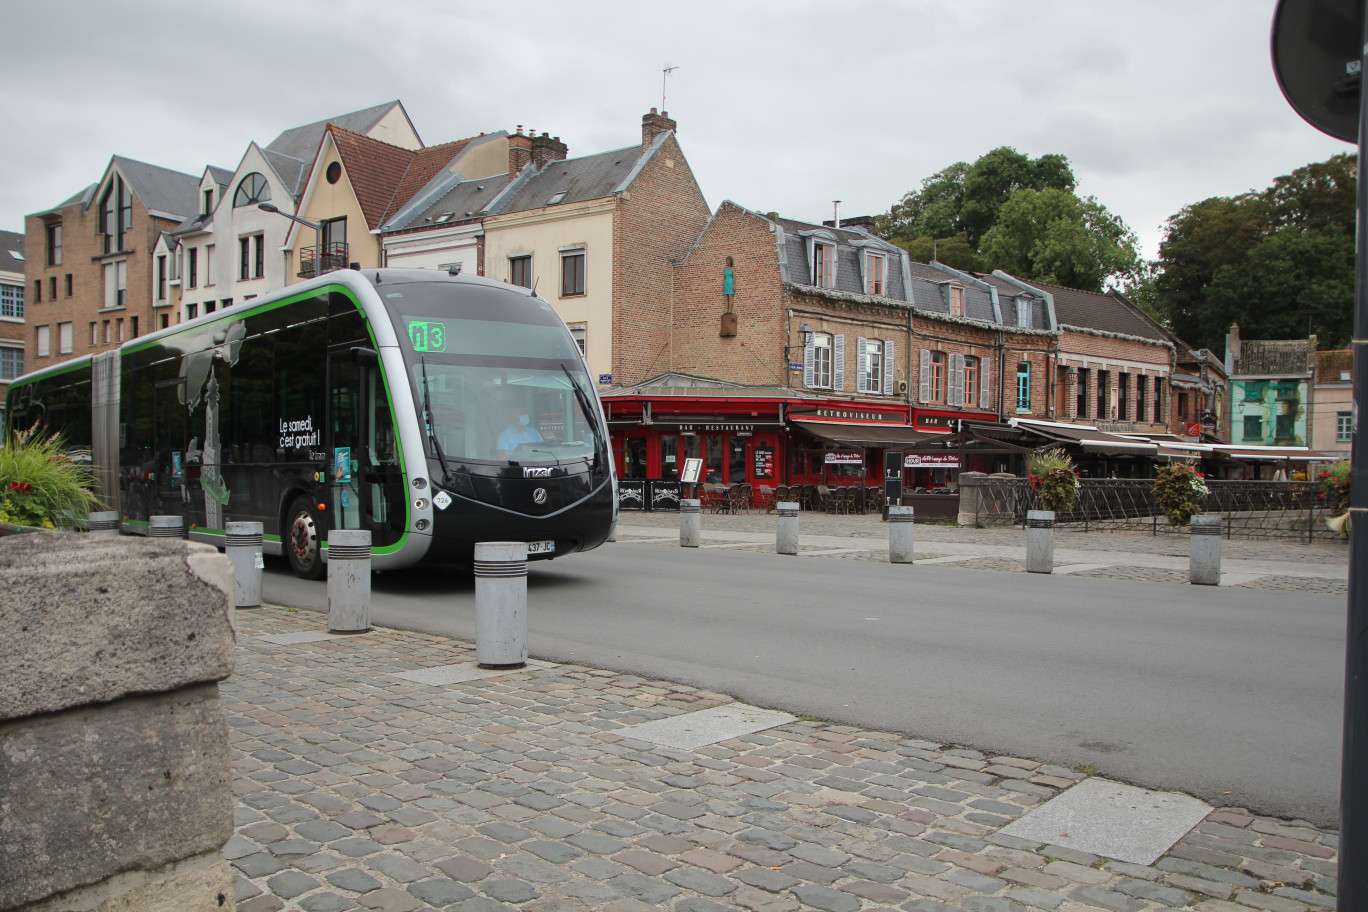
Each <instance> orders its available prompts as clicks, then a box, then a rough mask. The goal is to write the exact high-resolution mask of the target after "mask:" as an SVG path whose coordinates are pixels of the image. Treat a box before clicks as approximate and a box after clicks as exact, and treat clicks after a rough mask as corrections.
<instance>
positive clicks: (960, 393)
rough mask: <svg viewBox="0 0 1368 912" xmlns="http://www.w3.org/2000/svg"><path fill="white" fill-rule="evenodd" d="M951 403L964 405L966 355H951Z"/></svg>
mask: <svg viewBox="0 0 1368 912" xmlns="http://www.w3.org/2000/svg"><path fill="white" fill-rule="evenodd" d="M948 398H949V404H950V405H954V406H962V405H964V355H951V356H950V395H949V397H948Z"/></svg>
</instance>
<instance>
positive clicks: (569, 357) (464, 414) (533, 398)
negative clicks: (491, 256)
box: [381, 282, 607, 466]
mask: <svg viewBox="0 0 1368 912" xmlns="http://www.w3.org/2000/svg"><path fill="white" fill-rule="evenodd" d="M381 288H382V289H383V292H384V297H385V298H386V303H387V306H389V307H390V308H391V313H392V314H394V319H395V321H396V323H397V325H396V329H397V330H398V331H399V333H400V344H401V346H402V348H403V350H404V357H405V360H406V362H407V365H408V368H409V375H410V377H411V378H412V383H413V385H412V389H413V395H414V397H415V404H416V406H417V409H418V414H419V416H420V420H421V421H422V422H423V424H424V426H425V428H426V429H428V430H429V431H430V433H429V434H428V435H427V436H428V441H427V445H428V446H430V447H431V446H432V443H433V442H434V441H435V443H436V445H437V447H440V450H441V452H440V454H438V453H437V452H433V455H434V456H438V455H440V457H441V458H443V459H444V460H446V461H448V462H452V461H461V462H466V461H475V462H493V463H501V464H505V465H506V464H508V463H510V462H511V463H516V464H519V465H551V466H555V465H558V464H561V463H564V462H566V461H572V460H593V459H594V458H595V456H596V454H598V453H600V452H602V453H604V454H605V455H606V453H607V441H606V439H605V437H604V434H603V428H602V427H601V426H600V420H599V416H598V409H597V407H596V406H595V405H594V397H593V392H592V389H593V387H592V386H590V383H589V377H588V374H587V373H586V372H585V368H584V362H583V359H582V358H581V357H580V352H579V349H578V347H576V345H575V342H574V340H573V339H572V338H571V337H570V334H569V333H568V332H567V331H566V329H565V324H564V323H562V322H561V320H560V317H559V316H557V315H556V312H555V311H554V310H553V309H552V308H551V305H549V304H547V303H546V302H545V301H543V300H541V299H540V298H535V297H532V296H529V295H527V294H525V293H523V292H521V291H514V290H512V289H507V290H505V289H502V288H497V287H487V286H473V287H472V286H465V287H463V288H461V294H460V304H459V306H453V301H452V293H451V289H452V286H451V285H447V284H445V283H442V282H422V283H403V284H399V283H395V284H387V285H385V286H381Z"/></svg>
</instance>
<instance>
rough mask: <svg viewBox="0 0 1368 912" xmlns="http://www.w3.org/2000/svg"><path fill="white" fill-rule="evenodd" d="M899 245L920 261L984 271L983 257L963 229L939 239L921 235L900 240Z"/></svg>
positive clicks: (969, 270)
mask: <svg viewBox="0 0 1368 912" xmlns="http://www.w3.org/2000/svg"><path fill="white" fill-rule="evenodd" d="M897 244H898V246H900V247H902V248H903V249H904V250H906V251H907V253H908V255H909V256H911V257H912V259H913V260H915V261H916V262H918V263H929V262H931V261H932V260H935V261H937V262H939V263H944V264H945V265H946V266H950V267H952V268H954V269H963V270H966V271H968V272H983V265H984V264H983V257H981V256H979V254H978V251H977V250H975V249H974V248H973V246H972V245H971V244H970V243H969V236H968V235H966V234H965V233H964V232H963V231H961V232H960V233H959V234H957V235H955V236H954V237H947V238H944V239H941V240H937V239H936V238H934V237H919V238H917V239H916V240H914V241H898V242H897Z"/></svg>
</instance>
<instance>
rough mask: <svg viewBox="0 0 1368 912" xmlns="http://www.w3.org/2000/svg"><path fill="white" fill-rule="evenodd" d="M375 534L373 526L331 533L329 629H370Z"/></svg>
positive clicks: (329, 538)
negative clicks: (372, 552) (372, 557)
mask: <svg viewBox="0 0 1368 912" xmlns="http://www.w3.org/2000/svg"><path fill="white" fill-rule="evenodd" d="M370 601H371V534H370V530H369V529H333V530H332V531H331V532H329V533H328V632H329V633H365V632H366V631H367V630H370V626H371V623H370Z"/></svg>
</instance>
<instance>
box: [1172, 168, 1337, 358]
mask: <svg viewBox="0 0 1368 912" xmlns="http://www.w3.org/2000/svg"><path fill="white" fill-rule="evenodd" d="M1356 172H1357V159H1356V157H1355V156H1354V155H1353V154H1352V153H1342V154H1340V155H1336V156H1334V157H1333V158H1331V159H1329V160H1328V161H1325V162H1318V163H1313V164H1310V165H1307V166H1305V167H1302V168H1298V169H1297V170H1295V171H1293V172H1292V173H1291V174H1288V175H1284V176H1282V177H1279V178H1278V179H1276V180H1275V181H1273V183H1272V185H1271V186H1269V188H1268V189H1267V190H1264V191H1262V192H1250V193H1245V194H1242V195H1240V196H1235V197H1212V198H1211V199H1206V200H1202V201H1201V202H1198V203H1193V204H1192V205H1190V206H1186V207H1184V208H1183V209H1182V210H1180V211H1179V212H1178V213H1176V214H1175V215H1173V216H1172V217H1171V218H1170V219H1169V220H1168V224H1167V227H1166V229H1165V234H1164V239H1163V241H1162V242H1161V243H1160V245H1159V259H1158V261H1157V263H1156V264H1155V266H1156V269H1157V275H1156V276H1155V278H1154V283H1153V288H1152V292H1153V299H1152V300H1153V304H1154V306H1155V307H1156V309H1157V310H1158V311H1159V312H1160V313H1162V315H1163V317H1164V320H1165V322H1166V323H1167V324H1168V326H1169V328H1170V329H1172V330H1173V332H1174V333H1175V334H1177V335H1178V336H1179V337H1181V338H1182V339H1184V340H1185V341H1186V342H1188V343H1189V344H1190V345H1192V346H1194V347H1196V348H1209V349H1211V350H1213V351H1218V352H1219V351H1222V350H1223V348H1224V338H1225V333H1226V332H1227V330H1228V329H1229V326H1230V324H1231V323H1232V322H1238V323H1239V324H1240V332H1241V334H1242V335H1244V336H1246V337H1248V338H1256V339H1257V338H1264V339H1286V338H1305V337H1306V335H1307V334H1308V332H1313V333H1315V334H1316V335H1317V336H1318V337H1319V344H1320V346H1321V347H1322V348H1334V347H1340V346H1344V345H1347V344H1348V342H1349V339H1350V338H1351V333H1352V327H1353V315H1352V311H1353V300H1354V244H1353V238H1354V207H1355V197H1356V193H1357V181H1356Z"/></svg>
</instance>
